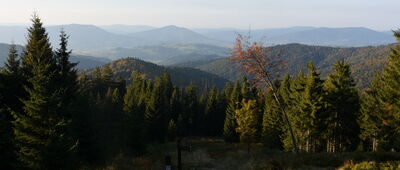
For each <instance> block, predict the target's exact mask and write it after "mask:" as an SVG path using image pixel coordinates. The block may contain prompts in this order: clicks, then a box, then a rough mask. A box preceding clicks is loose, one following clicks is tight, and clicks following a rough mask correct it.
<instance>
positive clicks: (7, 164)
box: [0, 72, 17, 169]
mask: <svg viewBox="0 0 400 170" xmlns="http://www.w3.org/2000/svg"><path fill="white" fill-rule="evenodd" d="M5 82H6V80H5V76H4V75H3V74H2V73H1V72H0V153H2V154H0V165H1V167H2V168H4V169H16V168H17V167H16V165H17V160H16V155H15V154H14V150H15V146H14V141H13V138H14V135H13V132H12V121H13V118H12V116H11V114H10V109H9V107H8V106H7V105H6V103H7V99H6V96H3V95H4V94H7V93H6V91H7V88H6V87H5V86H6V85H5V84H4V83H5Z"/></svg>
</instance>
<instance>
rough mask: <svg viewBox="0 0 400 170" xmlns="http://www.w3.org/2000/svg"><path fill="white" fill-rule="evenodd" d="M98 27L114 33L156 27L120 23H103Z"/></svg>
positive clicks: (129, 32)
mask: <svg viewBox="0 0 400 170" xmlns="http://www.w3.org/2000/svg"><path fill="white" fill-rule="evenodd" d="M99 27H100V28H102V29H104V30H106V31H108V32H110V33H114V34H131V33H136V32H142V31H148V30H152V29H156V27H152V26H148V25H122V24H115V25H103V26H99Z"/></svg>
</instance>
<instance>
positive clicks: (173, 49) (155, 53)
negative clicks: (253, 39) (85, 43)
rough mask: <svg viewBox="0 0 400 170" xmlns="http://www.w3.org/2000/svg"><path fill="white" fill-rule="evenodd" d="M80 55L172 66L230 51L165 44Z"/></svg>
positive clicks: (209, 47)
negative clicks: (195, 58)
mask: <svg viewBox="0 0 400 170" xmlns="http://www.w3.org/2000/svg"><path fill="white" fill-rule="evenodd" d="M80 54H83V55H89V56H96V57H105V58H110V59H119V58H124V57H135V58H139V59H141V60H145V61H150V62H152V63H157V64H165V65H172V64H176V63H181V62H185V61H188V60H191V59H194V58H193V55H192V54H201V55H202V56H204V55H213V56H228V54H229V49H228V48H224V47H218V46H212V45H204V44H163V45H153V46H137V47H132V48H115V49H111V50H91V51H81V52H80ZM205 57H207V56H205ZM215 58H218V57H215Z"/></svg>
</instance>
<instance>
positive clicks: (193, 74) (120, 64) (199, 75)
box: [86, 58, 227, 88]
mask: <svg viewBox="0 0 400 170" xmlns="http://www.w3.org/2000/svg"><path fill="white" fill-rule="evenodd" d="M105 67H110V68H111V71H112V72H113V74H114V76H121V77H123V78H126V79H129V77H130V76H131V74H132V72H133V71H134V70H136V71H139V72H140V73H141V74H144V75H145V76H146V78H148V79H151V80H154V78H155V77H156V76H161V75H162V73H163V72H164V71H168V73H169V74H170V76H171V80H172V82H173V83H174V84H176V85H178V86H181V87H183V86H187V85H189V84H190V83H193V84H194V85H196V86H197V87H199V88H204V87H206V88H209V87H211V86H213V85H215V86H217V87H218V88H223V87H224V86H225V83H226V82H227V80H226V79H224V78H220V77H218V76H216V75H214V74H211V73H207V72H204V71H201V70H198V69H194V68H189V67H163V66H159V65H156V64H153V63H149V62H145V61H142V60H140V59H135V58H124V59H119V60H116V61H113V62H111V63H109V64H107V65H105V66H103V67H100V70H103V69H104V68H105ZM93 71H94V70H89V71H87V72H86V74H87V75H91V74H92V73H93Z"/></svg>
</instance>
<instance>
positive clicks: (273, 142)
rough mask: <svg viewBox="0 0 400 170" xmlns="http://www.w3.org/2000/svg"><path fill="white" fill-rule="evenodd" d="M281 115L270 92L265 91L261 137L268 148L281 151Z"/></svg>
mask: <svg viewBox="0 0 400 170" xmlns="http://www.w3.org/2000/svg"><path fill="white" fill-rule="evenodd" d="M283 126H284V124H283V120H282V113H281V112H280V109H279V106H278V104H277V103H276V101H275V99H274V96H273V95H272V93H271V92H269V91H267V95H266V99H265V106H264V114H263V120H262V132H261V137H262V141H263V143H264V145H265V146H266V147H268V148H274V149H282V148H283V144H282V141H281V137H282V134H283V130H284V129H283Z"/></svg>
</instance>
